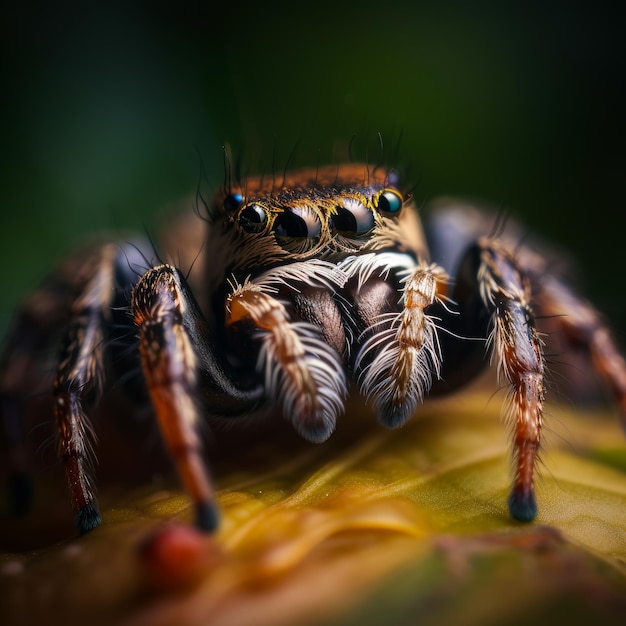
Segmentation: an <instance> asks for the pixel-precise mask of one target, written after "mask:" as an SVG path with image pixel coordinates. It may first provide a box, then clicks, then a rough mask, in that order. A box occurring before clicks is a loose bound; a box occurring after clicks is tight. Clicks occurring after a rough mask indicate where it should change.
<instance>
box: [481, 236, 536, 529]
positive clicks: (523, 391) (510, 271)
mask: <svg viewBox="0 0 626 626" xmlns="http://www.w3.org/2000/svg"><path fill="white" fill-rule="evenodd" d="M478 248H479V252H478V254H479V258H480V261H479V269H478V286H479V290H480V297H481V299H482V301H483V303H484V305H485V306H486V307H487V309H488V311H489V312H490V313H491V315H492V320H493V329H492V334H491V335H490V339H489V342H490V344H491V346H492V350H493V353H492V354H493V357H494V358H495V359H496V360H497V365H498V372H499V374H500V375H501V376H502V377H503V378H504V379H506V380H507V382H508V383H509V385H510V387H511V401H512V413H513V418H514V420H515V423H514V439H513V443H514V448H515V478H514V483H513V488H512V491H511V494H510V496H509V500H508V505H509V512H510V514H511V516H512V517H513V518H515V519H517V520H519V521H523V522H529V521H532V520H533V519H534V518H535V516H536V515H537V504H536V500H535V490H534V470H535V463H536V460H537V453H538V451H539V443H540V435H541V424H542V419H543V408H544V395H545V389H544V356H543V344H542V341H541V339H540V338H539V335H538V333H537V329H536V326H535V318H534V315H533V311H532V308H531V295H532V294H531V288H530V281H529V279H528V277H527V276H525V274H524V273H523V272H522V269H521V268H520V267H519V264H518V263H517V261H516V260H515V258H514V257H513V255H512V254H511V253H510V252H509V251H508V250H507V249H506V248H505V247H504V246H503V245H501V244H500V243H499V242H498V241H497V240H493V239H487V238H483V239H481V240H480V241H479V244H478Z"/></svg>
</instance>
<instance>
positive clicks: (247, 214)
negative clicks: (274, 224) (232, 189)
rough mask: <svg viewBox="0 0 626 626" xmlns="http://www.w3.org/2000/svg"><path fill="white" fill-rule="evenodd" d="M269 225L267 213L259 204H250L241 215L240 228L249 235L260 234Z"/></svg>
mask: <svg viewBox="0 0 626 626" xmlns="http://www.w3.org/2000/svg"><path fill="white" fill-rule="evenodd" d="M266 223H267V213H266V212H265V209H264V208H263V207H262V206H260V205H258V204H249V205H248V206H247V207H244V209H243V210H242V211H241V213H240V214H239V226H241V228H242V229H243V230H245V231H246V232H247V233H260V232H261V231H262V230H263V229H264V228H265V224H266Z"/></svg>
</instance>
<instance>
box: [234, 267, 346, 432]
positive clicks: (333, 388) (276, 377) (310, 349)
mask: <svg viewBox="0 0 626 626" xmlns="http://www.w3.org/2000/svg"><path fill="white" fill-rule="evenodd" d="M298 269H299V268H298V266H297V265H296V264H294V265H293V266H292V267H291V268H289V269H284V270H282V272H283V274H287V273H291V274H292V275H293V277H296V276H297V271H298ZM284 278H285V277H284V276H283V279H284ZM308 278H309V280H310V282H311V283H313V282H315V278H316V276H315V274H314V272H312V271H311V270H309V275H308ZM273 282H274V283H276V282H278V283H280V282H282V281H275V280H274V281H273V280H272V276H271V273H270V276H269V278H267V277H266V279H265V285H263V284H256V283H253V282H250V281H246V282H244V283H243V284H242V285H236V286H235V288H234V289H233V291H232V293H231V294H230V295H229V296H228V300H227V318H226V322H227V324H228V325H229V326H235V325H237V324H240V323H242V322H244V323H248V324H250V323H251V324H252V327H253V329H255V331H256V333H257V334H258V338H259V339H260V344H261V349H260V358H259V369H260V370H261V371H262V372H263V373H264V377H265V389H266V393H267V396H268V398H269V400H270V401H271V402H272V403H274V404H276V405H277V406H279V407H280V409H281V411H282V413H283V415H284V416H285V417H287V419H289V420H290V421H291V423H292V424H293V426H294V428H295V429H296V430H297V431H298V433H299V434H300V435H301V436H302V437H304V438H305V439H308V440H309V441H312V442H314V443H319V442H322V441H325V440H326V439H328V437H329V436H330V435H331V434H332V432H333V431H334V429H335V423H336V420H337V416H338V414H339V413H341V411H342V410H343V406H344V398H345V396H346V393H347V390H346V380H345V376H344V374H343V365H342V363H341V361H340V358H339V354H338V352H337V348H340V345H341V339H337V338H336V337H335V341H333V340H332V339H331V337H332V336H333V332H332V331H333V328H332V326H333V325H332V320H335V319H336V320H339V319H340V316H339V313H338V312H337V310H336V306H335V304H334V302H333V300H332V298H331V297H330V296H329V295H328V294H327V293H326V292H321V293H319V290H316V289H315V288H314V287H311V286H310V285H309V286H308V287H304V286H303V287H302V288H303V289H306V290H307V293H309V292H310V294H313V295H310V296H309V298H308V299H307V298H306V297H305V298H301V297H300V296H301V291H300V290H294V289H293V288H286V287H284V288H283V289H282V290H281V291H282V293H283V296H284V299H280V300H279V299H278V298H277V297H276V295H275V293H272V292H273V291H274V292H275V290H276V286H275V285H272V283H273ZM315 294H317V297H315ZM323 294H325V297H324V295H323ZM303 303H306V306H303ZM292 316H293V317H295V319H291V318H292ZM298 318H304V319H305V320H307V321H302V320H301V319H298ZM325 331H327V332H325ZM248 332H249V329H248ZM334 335H336V330H335V333H334ZM342 337H343V334H342ZM329 339H330V345H329V343H327V342H328V341H329ZM333 344H334V345H333Z"/></svg>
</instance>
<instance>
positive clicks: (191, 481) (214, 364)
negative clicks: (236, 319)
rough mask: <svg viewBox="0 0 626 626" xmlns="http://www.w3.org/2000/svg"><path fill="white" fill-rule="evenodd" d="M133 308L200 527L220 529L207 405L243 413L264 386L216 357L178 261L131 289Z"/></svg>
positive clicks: (156, 402) (154, 395)
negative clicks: (205, 448)
mask: <svg viewBox="0 0 626 626" xmlns="http://www.w3.org/2000/svg"><path fill="white" fill-rule="evenodd" d="M131 310H132V315H133V318H134V321H135V324H136V325H137V328H138V333H139V352H140V357H141V363H142V369H143V373H144V378H145V381H146V384H147V387H148V393H149V395H150V399H151V401H152V405H153V408H154V411H155V413H156V416H157V419H158V422H159V426H160V429H161V433H162V435H163V439H164V442H165V444H166V447H167V448H168V450H169V453H170V455H171V456H172V458H173V460H174V462H175V464H176V467H177V469H178V473H179V475H180V477H181V480H182V482H183V484H184V486H185V488H186V490H187V492H188V493H189V494H190V496H191V498H192V499H193V502H194V505H195V515H196V524H197V526H198V527H199V528H200V529H202V530H206V531H212V530H215V528H216V527H217V523H218V522H217V520H218V512H217V507H216V504H215V494H214V489H213V484H212V480H211V478H210V476H209V473H208V470H207V467H206V464H205V462H204V459H203V453H202V442H201V438H200V433H199V425H200V423H201V422H202V420H203V418H204V407H205V406H206V408H207V409H208V410H209V411H211V412H212V413H214V414H219V415H225V414H229V413H230V414H233V415H240V414H243V413H245V412H247V411H250V410H252V409H253V408H255V406H256V405H257V404H258V402H259V401H260V400H261V393H260V389H259V388H258V387H256V388H252V389H250V390H246V389H242V388H240V387H239V386H238V385H237V384H236V383H235V382H234V379H233V377H232V376H231V372H230V371H229V368H228V366H227V365H226V364H225V363H224V362H223V361H222V360H221V359H220V358H219V356H218V352H217V348H216V347H217V345H218V343H219V342H218V341H217V339H216V337H215V336H214V334H213V333H212V332H211V331H210V329H209V327H208V325H207V324H206V322H205V320H204V318H203V316H202V314H201V312H200V310H199V307H198V305H197V303H196V301H195V299H194V297H193V295H192V293H191V291H190V290H189V287H188V286H187V284H186V282H185V279H184V277H183V276H182V274H181V273H180V271H179V270H177V269H176V268H174V267H172V266H170V265H160V266H157V267H154V268H152V269H150V270H148V271H147V272H146V273H145V274H144V275H143V276H142V277H141V278H140V279H139V281H138V282H137V284H136V286H135V288H134V289H133V294H132V303H131Z"/></svg>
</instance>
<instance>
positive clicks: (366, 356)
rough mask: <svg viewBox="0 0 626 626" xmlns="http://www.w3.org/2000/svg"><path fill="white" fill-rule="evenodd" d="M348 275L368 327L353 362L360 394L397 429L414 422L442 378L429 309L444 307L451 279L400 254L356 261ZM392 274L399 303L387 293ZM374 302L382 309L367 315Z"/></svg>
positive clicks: (434, 330)
mask: <svg viewBox="0 0 626 626" xmlns="http://www.w3.org/2000/svg"><path fill="white" fill-rule="evenodd" d="M387 256H389V257H390V258H387ZM403 262H404V263H405V266H404V267H403V266H402V265H401V263H403ZM346 271H347V272H348V273H350V274H352V275H353V276H355V278H356V279H357V286H356V290H355V292H354V293H353V295H352V297H353V299H354V301H355V304H356V306H355V309H356V311H357V316H358V317H359V318H360V319H361V325H362V326H364V333H363V337H364V339H365V341H364V342H363V344H362V346H361V348H360V350H359V353H358V354H357V357H356V362H355V371H356V372H357V375H358V381H359V386H360V389H361V393H362V394H363V395H364V396H365V397H366V398H367V399H368V400H370V401H371V402H372V403H373V405H374V407H375V408H376V410H377V412H378V416H379V421H380V422H381V423H382V424H384V425H385V426H387V427H390V428H395V427H398V426H401V425H402V424H404V423H405V422H406V421H407V419H409V417H411V415H412V414H413V413H414V412H415V410H416V409H417V406H418V405H419V404H420V403H421V402H422V401H423V399H424V396H425V395H426V394H427V393H428V391H429V390H430V387H431V385H432V381H433V377H435V378H437V377H439V374H440V368H441V350H440V346H439V339H438V336H437V329H436V325H435V318H434V317H432V316H431V315H429V314H428V312H427V308H428V307H430V306H431V305H433V304H435V303H436V302H439V303H440V302H441V298H442V297H443V296H444V295H445V291H446V284H447V275H446V273H445V272H444V271H443V270H442V269H441V268H440V267H438V266H437V265H434V264H432V265H431V264H428V263H425V262H419V263H418V264H417V266H416V265H415V262H414V261H413V260H412V258H411V257H408V256H406V255H402V254H390V255H386V254H378V255H364V256H362V257H357V259H356V260H355V261H354V262H353V263H352V264H351V265H350V266H347V267H346ZM391 271H393V272H394V273H395V275H396V276H397V278H398V280H399V292H400V293H399V295H398V292H397V291H396V293H395V298H393V297H392V296H391V294H387V293H386V292H385V287H386V286H387V276H388V274H389V272H391ZM373 292H376V293H373ZM376 295H377V296H378V298H376ZM372 296H374V297H372ZM392 298H393V299H392ZM376 299H378V300H379V305H378V307H374V308H371V309H370V310H367V304H366V303H367V302H370V303H371V302H375V301H376ZM390 300H391V301H390ZM394 300H395V302H394ZM398 307H399V310H398Z"/></svg>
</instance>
